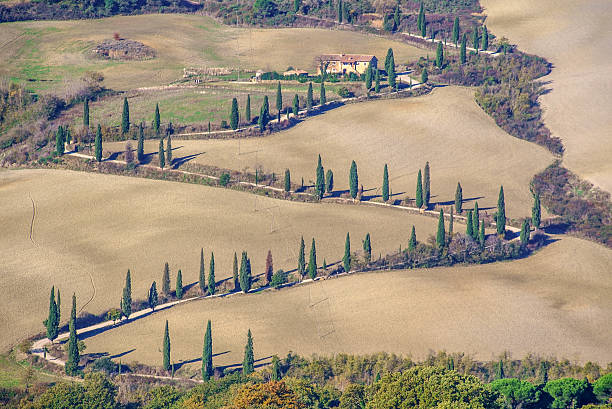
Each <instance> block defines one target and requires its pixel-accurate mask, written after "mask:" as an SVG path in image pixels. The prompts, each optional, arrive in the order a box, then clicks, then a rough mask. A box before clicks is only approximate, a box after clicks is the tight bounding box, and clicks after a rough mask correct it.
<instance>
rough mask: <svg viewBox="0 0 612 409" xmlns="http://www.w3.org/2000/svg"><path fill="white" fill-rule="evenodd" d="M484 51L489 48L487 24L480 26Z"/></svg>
mask: <svg viewBox="0 0 612 409" xmlns="http://www.w3.org/2000/svg"><path fill="white" fill-rule="evenodd" d="M481 48H482V49H483V50H484V51H487V50H488V49H489V32H488V31H487V26H482V47H481Z"/></svg>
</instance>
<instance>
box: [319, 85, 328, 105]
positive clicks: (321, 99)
mask: <svg viewBox="0 0 612 409" xmlns="http://www.w3.org/2000/svg"><path fill="white" fill-rule="evenodd" d="M319 104H320V105H325V104H327V97H326V96H325V83H324V82H323V81H321V90H320V91H319Z"/></svg>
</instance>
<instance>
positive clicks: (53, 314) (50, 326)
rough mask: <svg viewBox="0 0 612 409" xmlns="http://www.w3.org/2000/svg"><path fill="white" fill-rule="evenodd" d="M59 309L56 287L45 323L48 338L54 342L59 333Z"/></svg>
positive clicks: (50, 297)
mask: <svg viewBox="0 0 612 409" xmlns="http://www.w3.org/2000/svg"><path fill="white" fill-rule="evenodd" d="M58 316H59V314H58V308H57V302H56V301H55V287H51V295H50V296H49V315H48V317H47V319H46V320H45V321H44V322H43V324H45V327H46V329H47V338H48V339H50V340H51V342H53V340H55V338H57V334H58V332H59V320H58Z"/></svg>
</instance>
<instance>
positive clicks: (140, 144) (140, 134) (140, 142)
mask: <svg viewBox="0 0 612 409" xmlns="http://www.w3.org/2000/svg"><path fill="white" fill-rule="evenodd" d="M136 157H137V158H138V162H139V163H142V162H144V157H145V156H144V129H143V127H142V124H140V125H139V126H138V147H137V148H136Z"/></svg>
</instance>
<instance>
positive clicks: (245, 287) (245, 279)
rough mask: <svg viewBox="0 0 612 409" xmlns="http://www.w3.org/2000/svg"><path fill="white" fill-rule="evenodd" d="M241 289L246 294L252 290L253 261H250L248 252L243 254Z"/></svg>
mask: <svg viewBox="0 0 612 409" xmlns="http://www.w3.org/2000/svg"><path fill="white" fill-rule="evenodd" d="M239 279H240V289H241V290H242V292H244V293H248V292H249V291H250V290H251V281H252V276H251V260H249V257H248V254H247V252H246V251H243V252H242V261H241V263H240V277H239Z"/></svg>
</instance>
